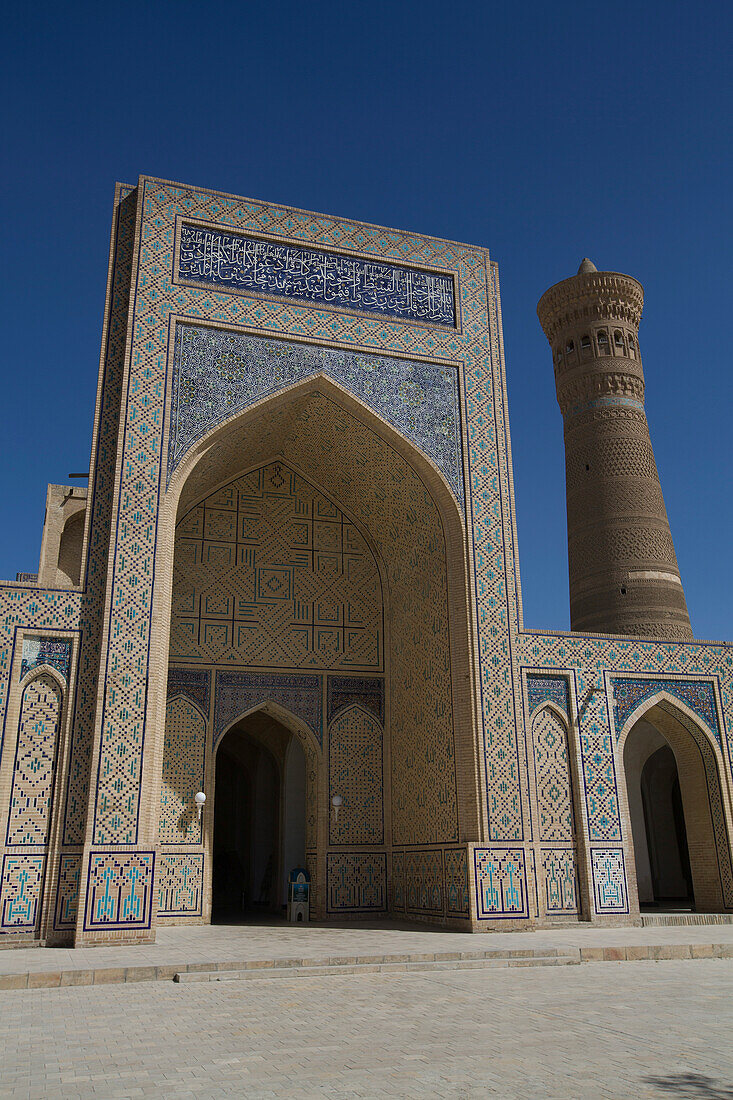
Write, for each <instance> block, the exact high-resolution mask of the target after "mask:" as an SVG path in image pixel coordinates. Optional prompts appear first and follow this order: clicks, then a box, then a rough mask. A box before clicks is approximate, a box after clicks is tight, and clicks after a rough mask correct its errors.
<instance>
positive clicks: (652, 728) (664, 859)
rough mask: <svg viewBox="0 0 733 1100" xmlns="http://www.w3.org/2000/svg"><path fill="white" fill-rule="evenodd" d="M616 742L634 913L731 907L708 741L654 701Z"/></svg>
mask: <svg viewBox="0 0 733 1100" xmlns="http://www.w3.org/2000/svg"><path fill="white" fill-rule="evenodd" d="M621 740H622V748H623V762H624V774H625V778H626V793H627V798H628V806H629V816H630V820H631V831H632V837H633V844H634V860H635V865H636V879H637V888H638V896H639V905H640V907H641V908H642V910H643V909H656V910H660V909H668V910H684V909H688V910H697V911H701V912H715V911H720V910H722V909H725V908H727V907H730V906H731V904H732V903H733V897H732V896H731V895H732V893H733V870H732V869H731V863H730V853H729V849H728V844H727V836H726V827H725V819H724V815H723V795H722V790H721V784H720V779H719V766H718V761H717V757H716V753H715V750H714V748H713V745H712V743H711V740H710V738H709V736H708V735H707V734H706V732H705V731H704V730H702V729H701V728H700V726H699V724H698V723H697V722H696V721H695V720H694V719H693V718H692V716H690V715H688V714H687V713H686V711H685V710H684V709H683V708H682V707H681V706H678V705H677V704H676V702H673V701H671V700H667V699H664V698H659V699H658V700H657V701H651V704H650V706H649V707H648V709H646V710H645V711H644V712H643V713H642V714H641V715H637V716H636V718H635V720H632V721H631V722H630V724H629V726H628V728H627V730H626V731H625V732H624V733H623V735H622V739H621Z"/></svg>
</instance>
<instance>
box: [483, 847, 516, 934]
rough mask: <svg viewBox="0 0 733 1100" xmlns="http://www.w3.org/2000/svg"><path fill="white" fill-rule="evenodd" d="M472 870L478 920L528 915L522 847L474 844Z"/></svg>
mask: <svg viewBox="0 0 733 1100" xmlns="http://www.w3.org/2000/svg"><path fill="white" fill-rule="evenodd" d="M474 873H475V876H476V898H477V901H478V916H479V920H497V919H502V918H507V917H528V916H529V911H528V908H527V904H528V902H527V870H526V865H525V861H524V851H523V850H522V849H521V848H514V849H511V848H505V849H501V848H494V849H486V848H475V849H474Z"/></svg>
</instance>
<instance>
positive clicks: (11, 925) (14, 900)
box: [0, 853, 46, 932]
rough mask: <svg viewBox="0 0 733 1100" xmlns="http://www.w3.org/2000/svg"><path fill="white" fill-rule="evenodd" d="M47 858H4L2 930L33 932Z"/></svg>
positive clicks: (0, 888)
mask: <svg viewBox="0 0 733 1100" xmlns="http://www.w3.org/2000/svg"><path fill="white" fill-rule="evenodd" d="M45 862H46V857H45V856H43V855H33V856H31V855H10V854H8V853H6V854H5V855H4V856H3V869H2V877H1V878H0V931H2V932H33V931H34V930H35V929H36V926H37V924H38V920H39V917H40V904H41V885H42V883H43V868H44V865H45Z"/></svg>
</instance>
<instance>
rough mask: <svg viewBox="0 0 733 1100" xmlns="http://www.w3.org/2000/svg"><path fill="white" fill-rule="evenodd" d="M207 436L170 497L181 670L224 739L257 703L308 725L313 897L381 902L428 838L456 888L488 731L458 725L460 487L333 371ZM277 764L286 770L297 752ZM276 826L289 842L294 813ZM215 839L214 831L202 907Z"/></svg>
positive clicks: (467, 695) (462, 695) (325, 903)
mask: <svg viewBox="0 0 733 1100" xmlns="http://www.w3.org/2000/svg"><path fill="white" fill-rule="evenodd" d="M207 439H208V442H206V444H205V445H204V443H202V444H201V445H200V447H199V445H197V448H196V450H195V451H194V452H192V454H191V455H190V456H189V457H188V458H186V460H185V461H184V462H183V463H182V465H181V467H180V468H179V470H178V471H176V473H175V474H174V476H173V479H172V481H171V488H170V490H169V492H170V494H171V495H170V497H169V502H170V508H169V509H168V508H167V509H166V511H165V513H164V515H163V522H164V524H165V526H166V529H167V530H168V533H169V534H170V536H171V538H172V540H173V555H172V559H171V556H170V555H169V557H168V559H167V562H166V563H165V567H166V568H169V567H170V565H172V577H171V581H172V585H171V597H170V604H169V605H168V607H161V614H162V615H163V616H164V617H165V616H167V615H169V616H170V624H171V630H170V648H169V671H170V675H169V682H171V680H170V677H171V676H173V677H174V678H175V677H179V676H182V675H184V674H185V676H186V677H188V678H189V679H190V678H192V677H194V676H196V677H200V678H201V679H202V683H203V684H204V686H203V687H202V688H201V689H200V690H201V693H202V697H203V696H205V699H204V705H205V707H207V708H208V714H209V718H208V734H207V736H208V738H209V744H210V745H211V748H212V750H213V751H214V752H216V751H217V746H223V744H224V738H225V736H227V734H228V730H229V729H231V728H232V725H231V723H232V719H234V720H235V721H236V720H237V719H236V716H237V715H240V714H244V713H247V712H248V711H249V710H251V709H252V708H253V707H255V706H261V705H266V706H267V707H268V708H273V707H274V708H275V709H274V711H273V710H271V713H275V714H276V716H277V709H278V708H281V710H282V712H283V714H285V713H286V712H287V714H288V715H290V716H291V717H292V718H293V723H294V724H293V725H292V726H291V723H290V721H289V719H288V718H287V717H285V718H284V721H285V722H286V724H287V725H288V727H289V728H291V729H295V728H297V729H298V730H299V731H300V732H302V734H303V742H302V744H303V748H304V750H305V754H306V758H307V773H308V780H307V785H306V786H307V790H306V801H307V811H306V818H307V829H308V836H307V850H306V858H305V864H306V866H307V867H308V868H309V870H310V871H311V875H312V891H311V905H312V909H311V915H312V916H314V915H317V917H318V919H328V918H330V917H333V918H334V919H336V918H338V917H339V916H341V915H342V914H352V913H353V914H362V913H365V912H366V913H368V912H375V913H381V912H384V911H386V909H387V905H388V901H389V897H388V882H389V874H388V872H389V861H390V859H391V858H393V857H394V853H395V850H399V851H398V852H397V858H398V859H399V858H403V851H402V849H405V850H407V851H408V852H409V851H410V850H412V849H413V848H415V847H417V846H419V845H423V846H430V847H431V852H432V862H431V867H430V873H431V875H433V877H434V878H435V891H436V892H437V894H438V895H439V896H440V897H441V898H445V897H447V896H448V892H447V888H446V887H445V885H444V882H443V878H444V869H443V859H442V854H441V852H440V851H439V848H440V847H442V846H443V845H446V846H450V848H451V853H452V850H453V849H454V848H455V846H456V845H457V844H458V843H459V842H460V840H461V838H462V837H463V836H469V837H475V836H477V835H478V831H479V826H478V814H479V808H478V804H477V800H476V797H475V790H476V772H475V768H476V766H477V760H476V755H475V754H476V745H475V744H474V742H473V740H471V743H470V746H469V745H464V747H463V749H462V751H460V752H457V751H456V740H455V730H456V728H457V729H460V730H461V731H464V733H463V736H464V737H466V738H467V739H471V738H472V731H473V730H474V727H475V723H474V718H473V706H474V697H473V694H472V692H470V691H464V690H461V691H456V690H455V688H456V685H457V684H458V683H460V684H461V685H463V684H466V683H470V678H471V666H470V662H469V659H468V654H469V650H468V647H467V644H466V642H467V638H468V624H467V601H466V575H465V567H466V561H465V559H464V558H463V556H462V553H463V546H464V542H463V533H462V532H463V527H462V523H463V521H462V517H461V513H460V511H459V509H458V505H457V503H456V501H455V499H454V498H453V497H452V496H450V492H449V490H448V489H447V487H446V484H445V483H444V482H443V481H441V478H440V475H439V474H437V473H436V471H435V470H434V469H432V468H431V467H430V465H429V463H428V462H427V460H425V459H424V457H422V456H421V455H420V453H419V452H417V451H416V450H415V448H414V447H412V446H411V445H409V444H407V443H406V441H405V440H404V439H402V438H401V437H399V436H398V435H397V434H396V433H395V432H394V431H393V430H392V429H390V428H389V426H388V425H385V424H383V423H382V422H380V421H379V420H378V418H377V417H375V416H374V415H373V414H372V413H369V412H368V411H367V410H366V409H364V408H363V407H361V406H359V404H358V402H356V401H355V400H354V399H353V398H352V397H350V396H349V395H348V394H346V393H345V392H342V391H340V390H338V388H337V387H335V386H334V385H333V384H332V383H330V382H329V381H328V380H327V379H324V378H321V377H317V378H313V379H311V380H308V382H307V383H304V384H303V385H300V386H298V387H297V388H294V389H293V390H292V391H289V392H288V393H286V394H281V395H277V396H274V397H272V398H270V399H268V400H267V402H266V403H264V404H263V405H262V406H260V407H257V408H256V409H252V410H248V411H247V412H246V413H243V414H241V415H240V416H238V417H237V418H236V419H235V420H233V421H232V422H230V423H229V424H227V425H223V426H222V427H221V428H218V429H216V431H215V432H213V433H212V435H211V436H210V437H207ZM453 642H455V644H453ZM197 690H198V689H197ZM347 712H348V714H349V716H350V717H349V718H348V720H347V719H346V718H344V717H343V716H344V714H346V713H347ZM363 715H366V717H363ZM355 716H356V717H355ZM166 744H167V742H166ZM347 750H348V751H347ZM222 751H224V750H223V749H222ZM293 751H294V752H297V750H293ZM169 755H172V746H171V751H170V752H169ZM178 758H179V759H180V760H181V761H182V764H181V766H184V765H185V766H188V765H187V763H186V761H187V760H188V757H187V756H186V758H185V760H184V756H183V754H178ZM367 758H368V759H367ZM222 759H223V757H222ZM365 760H366V761H367V762H366V764H365ZM278 766H279V767H280V768H281V771H282V776H283V778H282V779H281V782H284V783H287V779H288V761H287V760H286V759H285V757H283V758H282V760H281V761H279V763H278ZM293 766H294V765H293ZM210 773H211V769H210V767H209V766H208V765H207V776H208V775H210ZM211 780H212V781H213V780H214V776H213V775H212V776H211ZM192 782H193V780H192ZM197 782H198V780H197ZM206 782H207V783H208V782H209V780H208V779H207V780H206ZM214 786H215V783H214V782H212V783H211V786H210V787H209V789H208V790H205V793H207V794H209V796H210V797H211V795H212V794H214V793H215V792H214V790H213V787H214ZM460 789H463V797H460V796H459V790H460ZM335 796H339V798H340V799H341V800H342V803H343V809H342V811H341V813H340V815H338V827H336V825H337V818H336V815H335V813H334V814H332V813H331V811H330V805H331V802H332V798H333V797H335ZM252 797H253V796H251V795H250V799H251V798H252ZM298 797H302V792H301V795H299V796H298ZM189 801H190V800H189ZM282 812H284V810H283V809H282V806H281V813H282ZM206 813H211V810H208V809H207V811H206ZM214 813H215V811H214ZM331 826H333V828H331ZM280 828H281V834H280V839H279V840H278V844H279V845H280V850H282V845H283V844H286V845H287V843H288V841H287V837H288V836H289V835H291V830H290V825H289V821H288V819H287V816H286V817H285V818H282V817H281V821H280ZM212 832H213V830H212ZM210 843H211V839H210V836H208V835H206V833H205V835H204V837H203V841H202V847H203V848H204V849H205V850H204V851H203V852H202V854H201V855H202V860H201V862H202V863H203V867H204V871H203V877H202V881H203V888H202V889H203V893H204V899H205V900H204V913H203V919H206V917H207V913H206V905H207V900H208V899H207V894H209V890H210V885H209V884H210V883H211V881H212V877H211V855H213V852H211V853H210V849H209V845H210ZM390 849H391V852H390ZM290 859H291V857H290V855H289V854H288V855H281V856H280V863H279V869H278V872H277V876H276V877H277V881H278V887H277V889H278V891H281V895H280V896H281V897H282V900H284V895H285V876H286V874H287V870H288V869H289V868H288V864H289V863H290ZM292 862H293V863H300V862H303V861H302V860H301V859H300V858H298V859H297V860H294V859H293V861H292ZM248 874H250V873H249V872H248ZM250 877H251V874H250ZM375 883H376V885H375ZM257 885H259V884H257ZM249 891H250V892H249V897H250V898H251V897H252V886H251V885H250V887H249ZM209 896H210V895H209ZM273 904H274V903H273ZM279 904H282V902H280V903H279ZM403 908H404V905H403ZM445 908H446V907H445V906H443V910H444V911H445ZM467 914H468V910H467V902H466V915H467ZM430 915H431V916H436V914H435V913H434V907H431V908H430ZM437 915H438V916H441V915H443V913H441V914H437ZM172 916H175V914H172Z"/></svg>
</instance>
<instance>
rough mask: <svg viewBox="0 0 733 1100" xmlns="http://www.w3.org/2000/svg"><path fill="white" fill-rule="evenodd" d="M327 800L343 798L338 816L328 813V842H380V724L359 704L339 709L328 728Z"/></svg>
mask: <svg viewBox="0 0 733 1100" xmlns="http://www.w3.org/2000/svg"><path fill="white" fill-rule="evenodd" d="M328 754H329V804H330V802H331V799H332V798H333V796H334V795H340V796H341V797H342V798H343V804H342V805H341V807H340V809H339V814H338V818H336V815H335V814H331V822H330V834H329V835H330V843H331V844H337V845H342V844H382V843H383V842H384V805H383V804H384V794H383V776H382V727H381V726H380V725H379V723H378V722H377V720H376V718H374V716H373V715H371V714H368V713H367V711H365V710H362V709H361V707H349V709H348V710H345V711H342V712H341V713H340V714H339V716H338V718H336V719H335V721H333V722H332V723H331V725H330V726H329V728H328Z"/></svg>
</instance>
